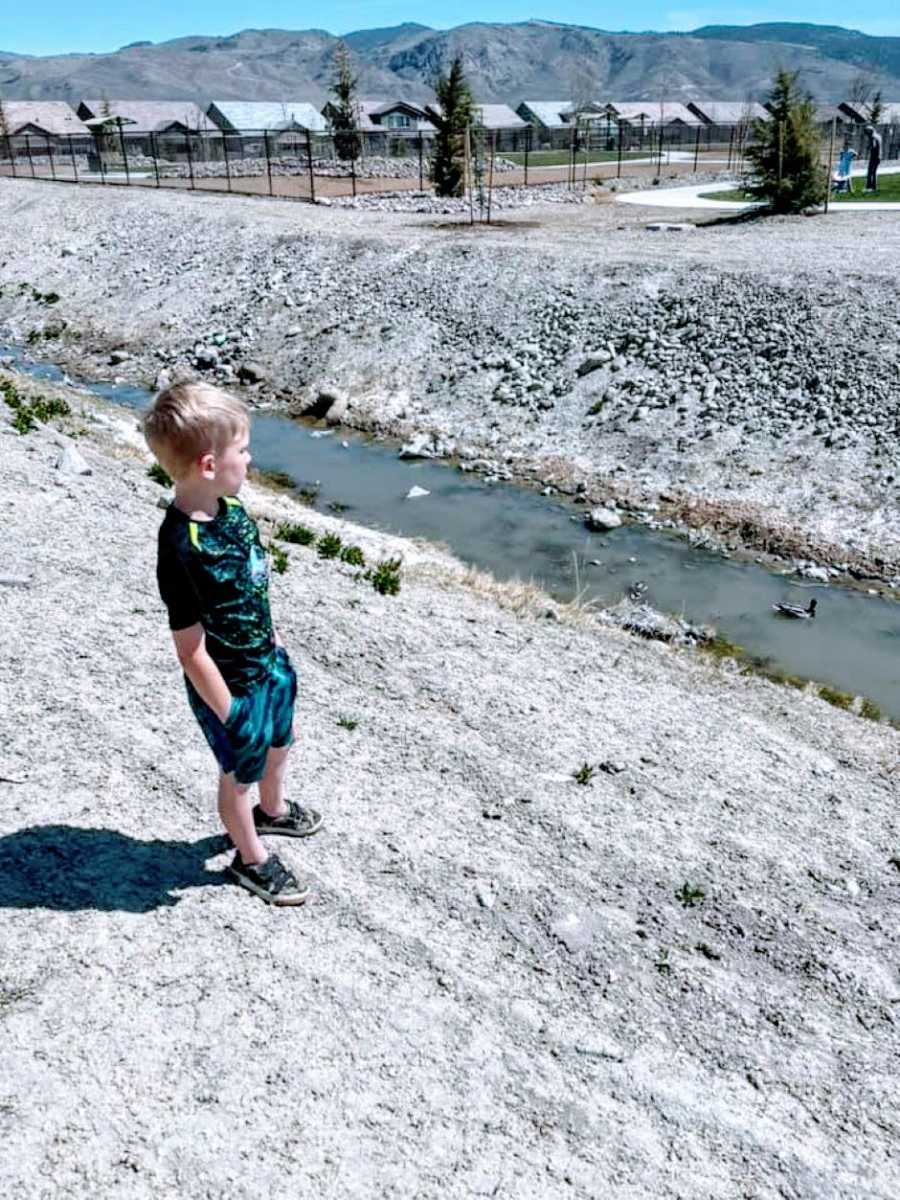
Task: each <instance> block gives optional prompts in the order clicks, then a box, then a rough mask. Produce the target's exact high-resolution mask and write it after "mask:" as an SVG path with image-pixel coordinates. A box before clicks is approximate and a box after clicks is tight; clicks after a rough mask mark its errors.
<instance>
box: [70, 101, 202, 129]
mask: <svg viewBox="0 0 900 1200" xmlns="http://www.w3.org/2000/svg"><path fill="white" fill-rule="evenodd" d="M78 116H79V117H80V118H81V119H82V121H84V122H85V123H86V124H87V125H88V127H89V128H91V129H99V128H101V127H102V126H103V124H104V123H105V122H110V121H111V122H114V123H115V124H116V125H118V124H119V122H120V121H121V124H122V127H123V129H124V130H125V131H126V132H127V133H128V134H129V135H133V134H143V135H149V134H151V133H156V134H167V133H168V134H172V133H213V132H214V131H215V126H214V125H213V123H212V122H211V121H210V120H208V118H207V117H206V115H205V114H204V112H203V110H202V109H201V108H200V106H199V105H197V104H195V103H194V102H193V101H192V100H82V101H81V103H80V104H79V105H78Z"/></svg>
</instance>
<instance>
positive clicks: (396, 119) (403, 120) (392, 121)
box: [383, 112, 412, 129]
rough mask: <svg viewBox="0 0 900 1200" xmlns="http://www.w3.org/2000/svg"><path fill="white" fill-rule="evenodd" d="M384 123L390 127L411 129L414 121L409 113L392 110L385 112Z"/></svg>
mask: <svg viewBox="0 0 900 1200" xmlns="http://www.w3.org/2000/svg"><path fill="white" fill-rule="evenodd" d="M383 124H384V125H386V126H387V128H388V129H409V127H410V125H411V124H412V121H411V120H410V118H409V115H408V114H407V113H404V112H391V113H385V114H384V119H383Z"/></svg>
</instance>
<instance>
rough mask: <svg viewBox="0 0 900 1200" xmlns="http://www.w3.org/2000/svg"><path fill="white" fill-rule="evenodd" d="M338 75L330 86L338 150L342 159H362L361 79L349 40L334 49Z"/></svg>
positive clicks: (335, 70) (334, 60)
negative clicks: (354, 66)
mask: <svg viewBox="0 0 900 1200" xmlns="http://www.w3.org/2000/svg"><path fill="white" fill-rule="evenodd" d="M333 67H334V76H333V78H332V81H331V86H330V88H329V89H328V90H329V91H330V92H331V94H332V96H334V102H333V103H332V105H331V128H332V129H333V130H334V149H335V153H336V154H337V156H338V158H341V159H344V160H348V159H356V158H359V152H360V139H359V133H358V121H357V102H356V85H357V82H358V80H357V78H356V76H355V75H354V74H353V70H352V67H351V64H350V51H349V50H348V49H347V45H346V43H345V42H338V44H337V45H336V46H335V48H334V59H333Z"/></svg>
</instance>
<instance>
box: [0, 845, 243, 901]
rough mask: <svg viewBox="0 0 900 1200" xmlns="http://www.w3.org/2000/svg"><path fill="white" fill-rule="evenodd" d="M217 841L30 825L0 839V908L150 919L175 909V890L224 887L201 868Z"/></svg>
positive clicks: (217, 851) (219, 875)
mask: <svg viewBox="0 0 900 1200" xmlns="http://www.w3.org/2000/svg"><path fill="white" fill-rule="evenodd" d="M225 847H226V843H225V840H224V838H222V837H207V838H201V839H200V840H199V841H197V842H161V841H156V842H143V841H138V840H137V839H136V838H130V837H127V836H126V835H125V834H123V833H116V831H115V830H112V829H82V828H80V827H79V826H77V825H35V826H32V827H31V828H30V829H20V830H18V832H16V833H10V834H7V835H6V837H0V908H52V909H56V910H57V911H59V912H76V911H77V910H79V909H86V908H94V909H98V910H100V911H102V912H115V911H121V912H133V913H144V912H150V911H151V910H152V909H154V908H162V907H166V906H169V905H173V904H177V903H178V900H179V897H178V896H173V895H172V894H171V892H172V889H173V888H179V889H180V888H191V887H217V886H219V885H221V884H223V883H226V882H227V880H226V879H225V878H224V876H223V875H222V873H221V872H220V871H208V870H206V869H205V867H204V863H205V861H206V860H207V859H208V858H211V857H212V856H213V855H215V854H220V853H222V851H223V850H224V849H225Z"/></svg>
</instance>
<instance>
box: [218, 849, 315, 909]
mask: <svg viewBox="0 0 900 1200" xmlns="http://www.w3.org/2000/svg"><path fill="white" fill-rule="evenodd" d="M225 874H226V875H228V877H229V878H230V879H233V880H234V882H235V883H238V884H240V886H241V887H245V888H246V889H247V890H248V891H249V892H253V894H254V895H256V896H259V898H260V899H261V900H265V902H266V904H275V905H278V906H279V907H282V906H286V905H289V904H302V903H303V902H304V901H305V900H306V899H307V897H308V896H309V891H310V889H309V885H308V884H301V883H298V882H297V879H296V876H295V875H294V874H293V872H291V871H289V870H288V868H287V867H286V866H285V865H284V863H283V862H282V861H281V859H280V858H279V857H278V855H277V854H270V855H269V857H268V858H267V859H266V861H265V862H264V863H259V864H258V865H254V864H252V863H245V862H243V861H242V859H241V856H240V854H239V853H238V852H237V851H236V852H235V855H234V858H233V859H232V860H231V865H230V866H228V867H226V868H225Z"/></svg>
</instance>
